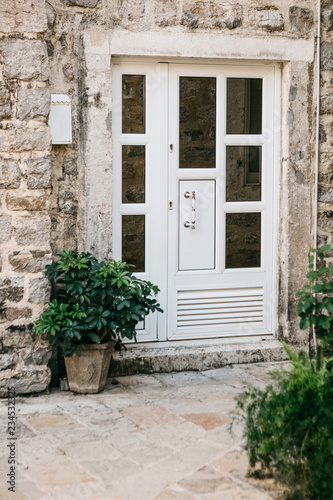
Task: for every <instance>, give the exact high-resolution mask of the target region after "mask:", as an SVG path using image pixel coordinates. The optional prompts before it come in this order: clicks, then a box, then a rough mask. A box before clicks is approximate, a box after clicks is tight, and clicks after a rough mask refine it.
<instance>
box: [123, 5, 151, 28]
mask: <svg viewBox="0 0 333 500" xmlns="http://www.w3.org/2000/svg"><path fill="white" fill-rule="evenodd" d="M144 15H145V2H144V0H123V2H122V6H121V8H120V16H121V19H122V21H123V23H124V24H125V25H126V24H132V23H138V22H139V21H140V20H141V19H142V18H143V16H144Z"/></svg>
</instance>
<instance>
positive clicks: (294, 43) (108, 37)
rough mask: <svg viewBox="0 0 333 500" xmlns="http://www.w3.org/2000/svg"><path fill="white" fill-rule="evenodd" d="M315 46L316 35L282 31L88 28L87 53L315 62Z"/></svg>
mask: <svg viewBox="0 0 333 500" xmlns="http://www.w3.org/2000/svg"><path fill="white" fill-rule="evenodd" d="M314 47H315V44H314V40H313V39H308V40H305V39H292V38H288V37H284V36H281V35H280V36H272V35H270V36H269V37H268V36H267V37H264V38H259V37H244V36H238V35H220V34H218V33H198V32H196V33H182V32H175V31H173V32H155V31H150V32H144V33H143V32H129V31H126V30H121V29H118V30H114V31H113V32H107V31H105V30H103V29H99V30H96V29H87V30H86V31H85V48H86V53H87V54H89V53H90V54H109V55H110V56H140V57H165V58H180V57H181V58H187V57H188V58H191V59H193V58H206V59H207V58H208V59H216V60H220V59H226V60H235V59H236V60H255V61H273V62H284V61H286V62H287V61H304V62H312V61H313V60H314Z"/></svg>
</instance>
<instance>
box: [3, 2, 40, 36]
mask: <svg viewBox="0 0 333 500" xmlns="http://www.w3.org/2000/svg"><path fill="white" fill-rule="evenodd" d="M46 27H47V25H46V11H45V0H21V1H14V2H8V0H0V31H1V32H2V33H42V32H43V31H45V30H46Z"/></svg>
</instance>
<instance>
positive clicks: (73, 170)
mask: <svg viewBox="0 0 333 500" xmlns="http://www.w3.org/2000/svg"><path fill="white" fill-rule="evenodd" d="M62 172H63V174H64V175H75V176H76V175H77V158H66V157H65V158H64V162H63V165H62Z"/></svg>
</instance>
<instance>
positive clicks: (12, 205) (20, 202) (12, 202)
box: [6, 193, 49, 212]
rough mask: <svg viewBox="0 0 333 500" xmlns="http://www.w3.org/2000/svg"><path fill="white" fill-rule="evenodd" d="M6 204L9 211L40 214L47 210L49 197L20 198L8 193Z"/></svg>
mask: <svg viewBox="0 0 333 500" xmlns="http://www.w3.org/2000/svg"><path fill="white" fill-rule="evenodd" d="M6 203H7V208H8V210H15V211H16V210H29V211H35V212H36V211H37V212H39V211H41V210H47V208H48V206H49V199H48V197H47V196H24V195H22V196H18V195H15V194H12V193H8V194H7V197H6Z"/></svg>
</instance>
